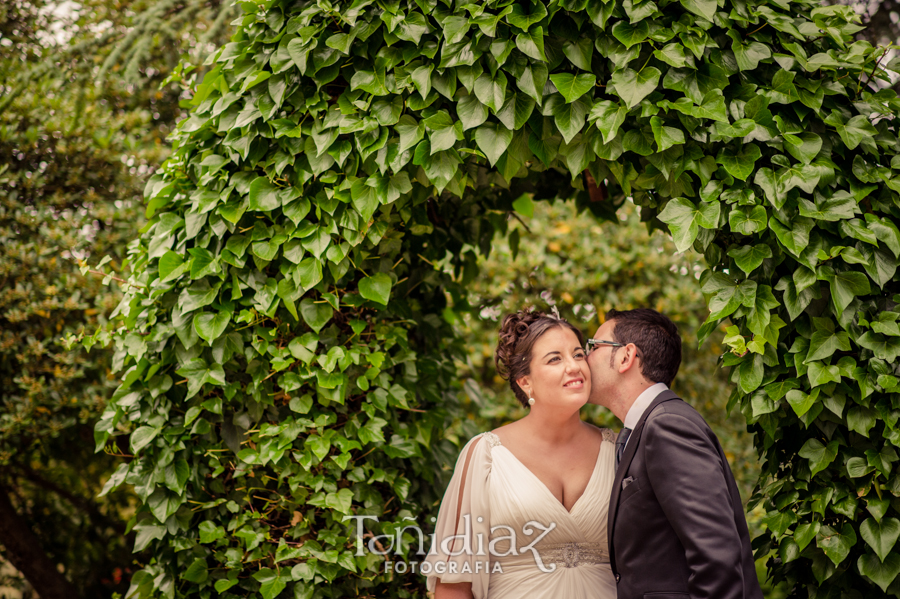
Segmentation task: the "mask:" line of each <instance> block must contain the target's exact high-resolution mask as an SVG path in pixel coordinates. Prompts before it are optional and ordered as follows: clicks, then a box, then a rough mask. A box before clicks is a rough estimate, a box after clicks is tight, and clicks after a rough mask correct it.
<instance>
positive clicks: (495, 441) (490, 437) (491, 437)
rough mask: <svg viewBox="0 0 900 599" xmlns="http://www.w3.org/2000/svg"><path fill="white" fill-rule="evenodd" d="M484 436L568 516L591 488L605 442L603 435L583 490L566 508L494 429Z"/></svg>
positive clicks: (492, 446)
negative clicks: (534, 481) (535, 482)
mask: <svg viewBox="0 0 900 599" xmlns="http://www.w3.org/2000/svg"><path fill="white" fill-rule="evenodd" d="M484 436H485V438H486V439H487V442H488V444H489V445H490V446H491V448H492V449H493V448H496V447H502V448H503V449H505V450H506V453H508V454H509V455H510V456H511V457H512V459H514V460H515V461H516V462H517V463H518V464H519V466H521V467H522V468H523V469H524V470H525V471H526V472H528V474H530V475H531V477H532V478H533V479H534V480H536V481H537V483H538V484H539V485H540V486H541V488H543V489H544V491H546V492H547V494H548V495H550V497H552V498H553V503H555V504H557V505H558V506H559V507H561V508H562V509H563V511H564V512H566V513H567V514H569V515H570V516H571V515H572V514H573V513H574V512H575V508H577V507H578V504H579V503H580V502H581V500H582V498H583V497H584V496H585V495H587V493H588V489H590V488H591V485H592V484H593V482H594V479H595V478H596V477H597V467H598V466H599V464H600V454H601V453H603V443H604V442H606V438H605V436H604V439H603V441H601V442H600V450H599V451H598V452H597V459H596V460H594V468H593V469H592V470H591V477H590V478H589V479H588V483H587V485H586V486H585V487H584V491H583V492H582V493H581V495H579V496H578V499H576V500H575V503H573V504H572V509H566V506H565V504H564V503H563V502H562V501H560V500H559V499H557V497H556V495H554V494H553V491H551V490H550V488H549V487H548V486H547V485H546V484H545V483H544V481H542V480H541V479H540V478H539V477H538V475H537V474H535V473H534V472H532V471H531V469H530V468H529V467H528V466H526V465H525V464H523V463H522V460H520V459H519V458H517V457H516V454H514V453H513V452H512V451H510V450H509V448H508V447H506V446H505V445H503V444H502V443H501V442H500V437H498V436H497V434H496V433H495V432H494V431H488V432H486V433H485V434H484Z"/></svg>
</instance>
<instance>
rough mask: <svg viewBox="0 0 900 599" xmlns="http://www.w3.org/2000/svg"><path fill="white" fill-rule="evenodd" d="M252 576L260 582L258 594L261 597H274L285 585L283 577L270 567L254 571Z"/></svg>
mask: <svg viewBox="0 0 900 599" xmlns="http://www.w3.org/2000/svg"><path fill="white" fill-rule="evenodd" d="M253 578H254V579H256V580H257V581H258V582H259V583H260V587H259V594H260V595H262V597H263V599H275V597H277V596H278V595H280V594H281V591H283V590H284V589H285V587H286V586H287V582H286V581H285V579H284V578H282V577H281V576H279V575H278V572H276V571H275V570H272V569H271V568H263V569H262V570H260V571H259V572H257V573H255V574H254V575H253Z"/></svg>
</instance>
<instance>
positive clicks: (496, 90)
mask: <svg viewBox="0 0 900 599" xmlns="http://www.w3.org/2000/svg"><path fill="white" fill-rule="evenodd" d="M506 87H507V80H506V75H504V74H503V71H497V74H496V76H494V77H491V76H490V75H489V74H488V73H485V74H483V75H481V76H480V77H479V78H478V79H476V80H475V96H476V97H477V98H478V100H479V101H480V102H481V103H482V104H484V105H485V106H487V107H488V108H490V109H491V110H493V111H494V112H497V111H498V110H500V108H501V107H503V103H504V102H505V101H506Z"/></svg>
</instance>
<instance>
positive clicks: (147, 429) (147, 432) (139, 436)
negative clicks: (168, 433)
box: [130, 426, 160, 454]
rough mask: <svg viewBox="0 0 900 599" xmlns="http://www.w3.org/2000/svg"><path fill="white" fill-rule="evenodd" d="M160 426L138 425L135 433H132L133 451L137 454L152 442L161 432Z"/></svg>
mask: <svg viewBox="0 0 900 599" xmlns="http://www.w3.org/2000/svg"><path fill="white" fill-rule="evenodd" d="M159 431H160V429H159V427H158V426H141V427H138V429H137V430H135V431H134V432H133V433H131V437H130V443H131V452H132V453H135V454H137V453H138V452H140V451H141V450H142V449H143V448H145V447H146V446H147V445H149V444H150V442H151V441H153V439H155V438H156V436H157V435H158V434H159Z"/></svg>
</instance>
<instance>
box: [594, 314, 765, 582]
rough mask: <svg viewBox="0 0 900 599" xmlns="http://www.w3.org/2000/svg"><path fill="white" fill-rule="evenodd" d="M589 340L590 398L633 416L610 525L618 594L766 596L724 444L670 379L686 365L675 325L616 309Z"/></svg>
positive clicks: (620, 452) (619, 450) (619, 453)
mask: <svg viewBox="0 0 900 599" xmlns="http://www.w3.org/2000/svg"><path fill="white" fill-rule="evenodd" d="M588 345H589V347H591V346H592V349H593V351H591V352H590V354H589V356H588V364H589V365H590V367H591V399H590V402H591V403H596V404H599V405H602V406H605V407H607V408H609V409H610V410H611V411H612V413H613V414H615V415H616V417H617V418H619V419H620V420H622V421H623V422H624V423H625V427H624V428H623V429H622V432H621V433H619V439H618V441H617V442H616V462H617V468H616V476H615V479H614V481H613V489H612V498H611V499H610V504H609V525H608V534H609V552H610V562H611V565H612V570H613V573H614V574H615V576H616V582H617V591H618V597H619V599H643V598H647V597H660V599H662V598H663V597H665V598H666V599H670V598H671V599H762V596H763V595H762V591H761V590H760V587H759V581H758V580H757V578H756V570H755V568H754V564H753V556H752V553H751V550H750V535H749V533H748V532H747V522H746V520H745V518H744V510H743V506H742V505H741V497H740V495H739V494H738V490H737V486H736V485H735V483H734V477H733V476H732V474H731V468H730V467H729V466H728V462H727V460H726V459H725V454H724V452H723V451H722V447H721V446H720V445H719V441H718V439H717V438H716V436H715V434H713V432H712V430H710V428H709V425H707V424H706V421H705V420H704V419H703V417H702V416H700V414H698V413H697V411H696V410H694V408H692V407H691V406H689V405H688V404H686V403H685V402H684V401H682V400H681V399H679V398H678V396H677V395H675V393H673V392H672V391H670V390H669V387H668V385H669V384H671V382H672V379H673V378H675V374H676V373H677V372H678V367H679V365H680V364H681V337H679V335H678V330H677V329H676V327H675V324H674V323H673V322H672V321H671V320H669V319H668V318H667V317H665V316H663V315H662V314H659V313H658V312H656V311H654V310H649V309H638V310H628V311H624V312H619V311H617V310H611V311H610V312H609V313H608V314H607V315H606V322H604V323H603V326H601V327H600V328H599V329H598V330H597V333H596V335H595V336H594V338H593V339H589V340H588Z"/></svg>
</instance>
